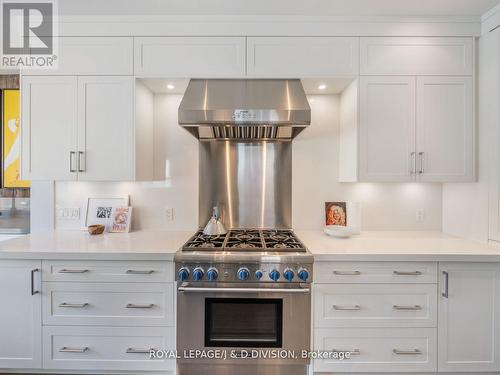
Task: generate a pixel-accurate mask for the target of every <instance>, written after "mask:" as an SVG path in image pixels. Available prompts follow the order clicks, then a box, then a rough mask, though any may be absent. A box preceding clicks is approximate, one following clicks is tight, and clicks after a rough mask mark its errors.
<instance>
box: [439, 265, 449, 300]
mask: <svg viewBox="0 0 500 375" xmlns="http://www.w3.org/2000/svg"><path fill="white" fill-rule="evenodd" d="M443 275H444V292H442V293H441V295H442V296H443V297H444V298H448V296H449V294H448V291H449V278H450V275H449V274H448V272H446V271H443Z"/></svg>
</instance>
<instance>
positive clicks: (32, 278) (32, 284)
mask: <svg viewBox="0 0 500 375" xmlns="http://www.w3.org/2000/svg"><path fill="white" fill-rule="evenodd" d="M38 271H40V270H39V269H38V268H34V269H32V270H31V272H30V292H31V295H32V296H34V295H35V294H38V293H40V291H39V290H35V272H38Z"/></svg>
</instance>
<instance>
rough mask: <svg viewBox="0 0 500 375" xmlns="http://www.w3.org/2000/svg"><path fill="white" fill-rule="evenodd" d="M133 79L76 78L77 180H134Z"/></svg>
mask: <svg viewBox="0 0 500 375" xmlns="http://www.w3.org/2000/svg"><path fill="white" fill-rule="evenodd" d="M133 90H134V84H133V78H132V77H127V76H119V77H78V107H79V108H78V155H77V156H78V180H80V181H130V180H133V179H134V148H135V144H134V122H133V113H134V91H133Z"/></svg>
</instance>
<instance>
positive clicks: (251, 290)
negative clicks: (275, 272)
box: [177, 286, 311, 293]
mask: <svg viewBox="0 0 500 375" xmlns="http://www.w3.org/2000/svg"><path fill="white" fill-rule="evenodd" d="M177 290H178V291H179V292H186V293H193V292H194V293H209V292H210V293H309V292H310V291H311V290H310V289H309V288H296V289H288V288H281V289H273V288H269V289H266V288H203V287H189V286H179V287H178V288H177Z"/></svg>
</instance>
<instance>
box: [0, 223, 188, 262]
mask: <svg viewBox="0 0 500 375" xmlns="http://www.w3.org/2000/svg"><path fill="white" fill-rule="evenodd" d="M193 234H194V232H193V231H153V230H151V231H149V230H143V231H136V232H130V233H104V234H102V235H95V236H91V235H89V234H88V233H87V232H85V231H53V232H44V233H36V234H30V235H27V236H23V237H20V238H15V239H12V240H7V241H5V242H0V259H7V258H10V259H96V260H99V259H102V260H113V259H116V260H172V259H173V258H174V253H175V252H176V251H177V250H178V249H179V248H180V247H181V246H182V245H183V244H184V242H186V241H187V240H188V239H189V238H190V237H191V236H192V235H193Z"/></svg>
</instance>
